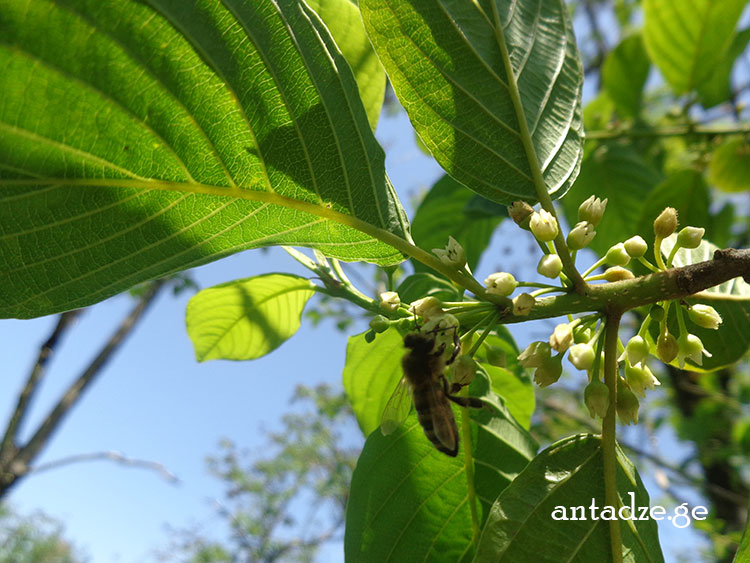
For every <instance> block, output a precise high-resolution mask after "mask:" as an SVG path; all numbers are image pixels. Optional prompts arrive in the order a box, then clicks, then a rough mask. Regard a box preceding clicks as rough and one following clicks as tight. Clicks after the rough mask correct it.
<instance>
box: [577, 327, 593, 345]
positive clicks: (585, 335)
mask: <svg viewBox="0 0 750 563" xmlns="http://www.w3.org/2000/svg"><path fill="white" fill-rule="evenodd" d="M593 337H594V331H593V330H591V328H581V327H580V326H579V327H576V328H575V329H574V330H573V339H574V340H575V341H576V342H577V343H584V344H585V343H588V342H589V341H590V340H591V339H592V338H593Z"/></svg>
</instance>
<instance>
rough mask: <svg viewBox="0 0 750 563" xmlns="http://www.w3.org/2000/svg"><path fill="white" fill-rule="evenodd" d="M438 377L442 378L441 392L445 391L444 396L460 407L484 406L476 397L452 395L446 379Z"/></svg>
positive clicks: (476, 407)
mask: <svg viewBox="0 0 750 563" xmlns="http://www.w3.org/2000/svg"><path fill="white" fill-rule="evenodd" d="M440 379H442V380H443V392H444V393H445V396H446V397H447V398H448V399H450V400H451V401H453V402H454V403H456V404H457V405H459V406H461V407H471V408H474V409H481V408H482V407H484V402H482V401H481V400H480V399H477V398H476V397H461V396H458V395H453V394H452V393H451V392H450V389H449V388H448V380H447V379H445V377H442V376H441V378H440ZM459 389H460V386H459Z"/></svg>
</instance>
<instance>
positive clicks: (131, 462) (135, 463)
mask: <svg viewBox="0 0 750 563" xmlns="http://www.w3.org/2000/svg"><path fill="white" fill-rule="evenodd" d="M98 460H109V461H114V462H115V463H120V464H122V465H127V466H130V467H142V468H144V469H150V470H152V471H156V472H157V473H159V474H160V475H161V476H162V477H163V478H164V479H166V480H167V481H169V482H171V483H179V482H180V480H179V479H178V478H177V476H176V475H175V474H174V473H172V472H171V471H170V470H169V469H167V468H166V467H165V466H164V465H163V464H161V463H158V462H156V461H148V460H143V459H135V458H132V457H127V456H125V455H123V454H122V453H120V452H115V451H110V452H93V453H88V454H76V455H71V456H68V457H63V458H60V459H56V460H54V461H49V462H47V463H40V464H39V465H36V466H34V467H29V468H28V471H27V472H26V473H27V474H29V473H41V472H42V471H49V470H50V469H57V468H58V467H62V466H64V465H70V464H71V463H80V462H83V461H98Z"/></svg>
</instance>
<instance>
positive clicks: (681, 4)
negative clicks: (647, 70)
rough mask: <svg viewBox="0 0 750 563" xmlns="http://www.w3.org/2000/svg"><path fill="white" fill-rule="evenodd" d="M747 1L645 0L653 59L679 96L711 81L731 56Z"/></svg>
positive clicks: (646, 34)
mask: <svg viewBox="0 0 750 563" xmlns="http://www.w3.org/2000/svg"><path fill="white" fill-rule="evenodd" d="M745 5H746V0H691V1H690V2H686V1H685V0H643V14H644V19H645V22H644V27H643V38H644V40H645V42H646V49H647V50H648V53H649V55H650V56H651V60H652V61H653V62H654V63H655V64H656V66H658V67H659V70H661V72H662V74H663V75H664V78H666V79H667V82H669V84H670V85H671V86H672V88H673V89H674V91H675V92H677V93H678V94H681V93H684V92H689V91H690V90H692V89H694V88H696V87H697V86H698V85H699V84H701V83H702V82H704V81H706V80H708V79H709V78H711V75H712V74H713V73H714V71H715V70H716V68H717V67H718V66H720V65H721V63H722V61H723V60H724V58H725V57H726V55H727V51H728V50H729V47H730V45H731V44H732V39H733V37H734V29H735V27H736V26H737V21H738V20H739V18H740V15H741V14H742V10H743V9H744V8H745Z"/></svg>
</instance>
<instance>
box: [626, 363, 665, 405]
mask: <svg viewBox="0 0 750 563" xmlns="http://www.w3.org/2000/svg"><path fill="white" fill-rule="evenodd" d="M625 378H626V379H627V380H628V385H630V388H631V389H632V390H633V392H635V393H638V394H639V395H640V396H641V397H645V396H646V388H649V389H653V388H654V386H655V385H661V383H659V380H658V379H656V377H655V376H654V373H653V372H652V371H651V369H649V367H648V366H647V365H645V364H641V365H638V366H636V365H632V366H631V365H628V364H625Z"/></svg>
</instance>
